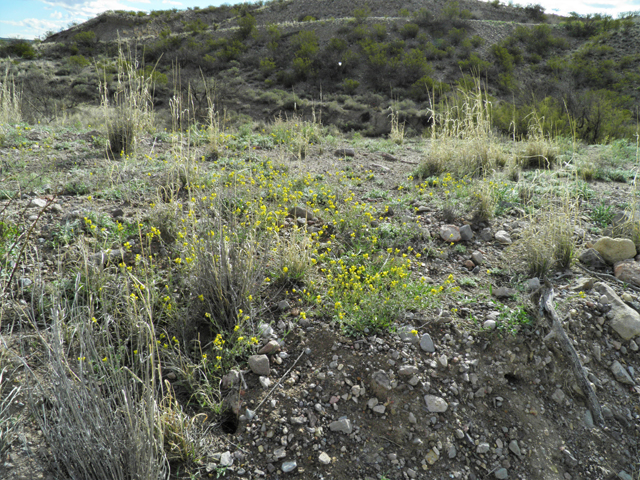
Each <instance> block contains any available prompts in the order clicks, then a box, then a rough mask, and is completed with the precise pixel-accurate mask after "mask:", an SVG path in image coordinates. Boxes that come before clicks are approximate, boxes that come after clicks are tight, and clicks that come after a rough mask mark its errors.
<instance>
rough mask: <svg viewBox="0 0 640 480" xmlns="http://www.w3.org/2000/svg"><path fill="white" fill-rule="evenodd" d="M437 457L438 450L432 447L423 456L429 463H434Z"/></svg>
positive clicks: (438, 455) (438, 456)
mask: <svg viewBox="0 0 640 480" xmlns="http://www.w3.org/2000/svg"><path fill="white" fill-rule="evenodd" d="M438 458H440V452H438V451H437V450H434V449H433V448H432V449H431V450H429V451H428V452H427V454H426V455H425V457H424V459H425V460H426V461H427V463H428V464H429V465H433V464H434V463H436V462H437V461H438Z"/></svg>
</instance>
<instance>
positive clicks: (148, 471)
mask: <svg viewBox="0 0 640 480" xmlns="http://www.w3.org/2000/svg"><path fill="white" fill-rule="evenodd" d="M87 313H88V311H87V310H86V309H85V308H82V307H80V306H78V304H77V303H76V302H74V303H73V304H71V305H67V306H66V307H65V308H62V307H61V306H60V305H55V306H54V309H53V316H54V318H53V325H52V329H51V334H50V336H45V335H44V334H43V335H42V336H41V341H42V344H43V345H44V347H45V349H46V352H45V355H46V356H47V360H48V361H47V365H49V368H50V371H49V372H48V374H47V377H46V380H45V379H44V378H39V377H36V376H35V375H34V377H36V380H37V382H38V387H39V388H38V389H36V390H35V391H33V392H31V396H30V398H29V405H30V409H31V413H32V414H33V415H34V417H35V418H36V421H37V422H38V424H39V427H40V429H41V430H42V433H43V435H44V437H45V439H46V440H47V442H48V444H49V447H50V449H51V457H52V458H51V460H52V463H53V465H54V467H55V468H56V469H57V471H58V474H59V475H60V476H61V477H64V478H71V479H73V480H92V479H95V480H114V479H115V480H118V479H122V480H125V479H131V478H139V479H144V480H157V479H162V478H167V476H168V464H167V462H166V457H165V455H164V452H163V436H162V428H161V424H160V423H159V421H158V405H157V403H156V401H155V398H154V395H155V390H156V387H157V378H158V371H157V369H156V368H155V360H154V358H155V353H154V351H153V350H150V348H151V349H153V348H154V347H153V346H154V345H155V341H153V334H152V331H151V330H150V329H149V326H148V325H146V324H145V323H144V322H140V323H138V330H137V332H136V333H137V334H138V338H137V340H134V341H133V345H135V346H132V347H131V348H130V349H126V348H125V349H124V350H123V349H121V348H117V347H119V346H122V345H123V344H124V342H123V339H121V338H117V337H114V336H113V334H112V333H111V332H109V329H113V328H114V325H110V326H108V327H105V328H102V327H100V326H98V325H97V324H96V323H95V322H93V321H92V318H91V317H90V316H88V314H87ZM38 394H39V395H38ZM36 395H38V397H36ZM42 396H44V397H45V398H47V399H48V400H47V403H46V404H45V405H41V404H40V399H39V398H41V397H42Z"/></svg>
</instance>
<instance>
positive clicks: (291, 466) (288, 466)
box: [280, 460, 298, 473]
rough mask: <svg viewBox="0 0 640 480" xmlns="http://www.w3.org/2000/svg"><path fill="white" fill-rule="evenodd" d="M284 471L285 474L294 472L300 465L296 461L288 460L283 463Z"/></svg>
mask: <svg viewBox="0 0 640 480" xmlns="http://www.w3.org/2000/svg"><path fill="white" fill-rule="evenodd" d="M280 468H282V471H283V472H284V473H289V472H293V471H294V470H295V469H296V468H298V463H297V462H296V461H295V460H288V461H286V462H283V463H282V467H280Z"/></svg>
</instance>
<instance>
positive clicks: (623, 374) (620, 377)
mask: <svg viewBox="0 0 640 480" xmlns="http://www.w3.org/2000/svg"><path fill="white" fill-rule="evenodd" d="M611 373H613V376H614V377H615V378H616V380H617V381H619V382H620V383H624V384H625V385H635V384H636V382H634V381H633V378H631V375H629V373H627V371H626V370H625V369H624V367H623V366H622V365H621V364H620V362H618V361H617V360H616V361H615V362H613V363H612V364H611Z"/></svg>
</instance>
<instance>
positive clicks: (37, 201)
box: [27, 198, 47, 208]
mask: <svg viewBox="0 0 640 480" xmlns="http://www.w3.org/2000/svg"><path fill="white" fill-rule="evenodd" d="M46 206H47V201H46V200H45V199H44V198H33V199H31V201H30V202H29V205H28V206H27V208H44V207H46Z"/></svg>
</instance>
